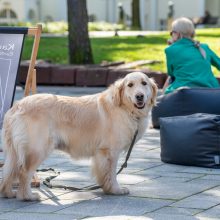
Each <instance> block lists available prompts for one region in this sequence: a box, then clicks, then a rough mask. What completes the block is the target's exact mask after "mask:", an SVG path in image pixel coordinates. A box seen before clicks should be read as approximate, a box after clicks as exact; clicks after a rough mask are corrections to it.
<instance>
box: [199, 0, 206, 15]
mask: <svg viewBox="0 0 220 220" xmlns="http://www.w3.org/2000/svg"><path fill="white" fill-rule="evenodd" d="M205 2H206V0H200V1H199V6H198V7H199V16H200V17H202V16H204V14H205Z"/></svg>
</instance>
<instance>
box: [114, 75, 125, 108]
mask: <svg viewBox="0 0 220 220" xmlns="http://www.w3.org/2000/svg"><path fill="white" fill-rule="evenodd" d="M123 82H124V80H123V79H119V80H117V81H116V82H115V83H114V84H113V85H112V99H113V103H114V105H115V106H120V105H121V103H122V93H123V86H124V83H123Z"/></svg>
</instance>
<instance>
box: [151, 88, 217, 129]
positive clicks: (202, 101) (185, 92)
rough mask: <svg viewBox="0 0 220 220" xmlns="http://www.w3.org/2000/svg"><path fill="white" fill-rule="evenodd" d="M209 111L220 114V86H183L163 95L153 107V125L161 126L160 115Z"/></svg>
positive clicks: (168, 115) (169, 115)
mask: <svg viewBox="0 0 220 220" xmlns="http://www.w3.org/2000/svg"><path fill="white" fill-rule="evenodd" d="M194 113H209V114H217V115H218V114H219V115H220V88H182V89H178V90H176V91H174V92H173V93H169V94H167V95H161V96H159V97H158V99H157V106H155V107H154V108H153V109H152V125H153V127H154V128H159V127H160V122H159V118H160V117H171V116H180V115H190V114H194Z"/></svg>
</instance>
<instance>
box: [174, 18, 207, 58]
mask: <svg viewBox="0 0 220 220" xmlns="http://www.w3.org/2000/svg"><path fill="white" fill-rule="evenodd" d="M172 31H174V32H177V33H179V34H180V37H181V38H183V37H184V38H189V39H191V40H192V41H193V42H194V45H195V47H197V48H198V49H199V51H200V53H201V55H202V56H203V58H204V59H206V52H205V50H204V49H203V48H202V47H201V46H200V42H199V41H195V40H193V38H194V36H195V28H194V24H193V22H192V21H191V20H190V19H188V18H185V17H181V18H178V19H176V20H175V21H174V22H173V23H172Z"/></svg>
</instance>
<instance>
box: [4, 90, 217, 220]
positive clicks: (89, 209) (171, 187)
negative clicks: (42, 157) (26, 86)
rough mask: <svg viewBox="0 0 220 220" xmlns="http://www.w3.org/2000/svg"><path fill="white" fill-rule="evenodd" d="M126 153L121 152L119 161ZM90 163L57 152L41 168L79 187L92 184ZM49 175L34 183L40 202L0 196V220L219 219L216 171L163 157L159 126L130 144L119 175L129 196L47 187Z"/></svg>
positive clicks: (79, 92)
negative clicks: (178, 162) (184, 164)
mask: <svg viewBox="0 0 220 220" xmlns="http://www.w3.org/2000/svg"><path fill="white" fill-rule="evenodd" d="M103 89H104V88H86V87H83V88H77V87H72V88H71V87H39V88H38V92H49V93H54V94H61V95H70V96H80V95H84V94H91V93H96V92H100V91H102V90H103ZM22 96H23V90H22V89H20V88H17V89H16V94H15V99H16V100H18V99H20V98H21V97H22ZM124 156H125V155H122V156H121V159H120V162H119V166H120V164H121V163H122V162H123V161H124ZM2 159H3V154H2V153H0V160H2ZM89 166H90V161H86V160H81V161H76V160H72V159H71V158H70V157H69V156H68V155H66V154H64V153H62V152H59V151H55V152H54V153H53V154H52V155H51V156H50V157H49V158H48V159H47V160H46V161H44V163H43V164H42V165H41V167H40V168H50V167H51V168H54V169H55V170H56V171H59V172H60V175H59V176H58V177H57V178H56V179H54V180H53V181H52V183H54V184H64V185H67V186H76V187H82V186H90V185H93V184H95V181H94V180H93V179H92V177H91V174H90V169H89ZM51 174H52V173H50V172H46V173H45V172H39V173H38V176H39V178H40V179H41V187H40V188H33V191H34V192H38V193H39V194H40V196H41V201H39V202H21V201H17V200H16V199H4V198H0V220H1V219H11V220H15V219H16V220H17V219H22V220H26V219H27V220H29V219H31V220H35V219H36V220H41V219H42V220H45V219H46V220H47V219H48V220H49V219H53V220H56V219H62V220H66V219H90V220H92V219H93V220H99V219H109V220H114V219H117V220H118V219H119V220H128V219H129V220H130V219H135V220H149V219H155V220H178V219H181V220H197V219H201V220H205V219H220V171H219V170H217V169H207V168H200V167H187V166H179V165H172V164H165V163H163V162H161V160H160V138H159V130H155V129H149V130H148V131H147V132H146V133H145V135H144V137H143V138H142V139H141V140H140V141H139V142H138V143H137V144H136V145H135V147H134V150H133V152H132V154H131V158H130V159H129V162H128V168H126V169H125V170H123V172H122V174H120V175H118V180H119V182H120V184H121V185H123V186H126V187H128V188H129V190H130V194H129V195H126V196H110V195H104V194H103V192H102V190H100V189H98V190H95V191H83V192H73V191H70V190H64V189H49V188H47V187H46V186H44V185H43V184H42V181H43V180H44V179H45V178H46V177H47V176H49V175H51ZM1 176H2V170H1V169H0V178H1Z"/></svg>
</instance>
